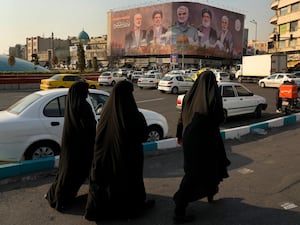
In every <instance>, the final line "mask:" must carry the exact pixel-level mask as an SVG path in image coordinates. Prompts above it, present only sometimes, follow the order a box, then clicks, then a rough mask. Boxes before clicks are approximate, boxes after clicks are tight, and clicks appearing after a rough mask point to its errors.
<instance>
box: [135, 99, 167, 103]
mask: <svg viewBox="0 0 300 225" xmlns="http://www.w3.org/2000/svg"><path fill="white" fill-rule="evenodd" d="M163 99H164V98H153V99H148V100H143V101H137V102H136V103H144V102H155V101H161V100H163Z"/></svg>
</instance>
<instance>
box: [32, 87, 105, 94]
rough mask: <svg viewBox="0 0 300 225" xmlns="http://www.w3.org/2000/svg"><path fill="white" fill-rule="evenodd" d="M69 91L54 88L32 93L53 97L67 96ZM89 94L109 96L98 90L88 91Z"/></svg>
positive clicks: (67, 89)
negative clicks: (57, 95) (58, 95)
mask: <svg viewBox="0 0 300 225" xmlns="http://www.w3.org/2000/svg"><path fill="white" fill-rule="evenodd" d="M68 91H69V88H54V89H49V90H39V91H36V92H34V93H36V94H39V95H52V94H53V95H55V94H60V93H61V94H67V93H68ZM89 92H90V93H98V94H105V95H109V92H107V91H103V90H98V89H89Z"/></svg>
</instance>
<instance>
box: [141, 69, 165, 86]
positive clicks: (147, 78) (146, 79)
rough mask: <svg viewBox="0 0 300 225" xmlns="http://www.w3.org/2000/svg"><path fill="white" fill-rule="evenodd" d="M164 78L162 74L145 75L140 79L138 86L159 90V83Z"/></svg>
mask: <svg viewBox="0 0 300 225" xmlns="http://www.w3.org/2000/svg"><path fill="white" fill-rule="evenodd" d="M161 77H162V74H161V73H159V72H157V73H145V74H144V76H142V77H141V78H139V79H138V81H137V86H138V87H139V88H141V89H143V88H157V87H158V83H159V81H160V79H161Z"/></svg>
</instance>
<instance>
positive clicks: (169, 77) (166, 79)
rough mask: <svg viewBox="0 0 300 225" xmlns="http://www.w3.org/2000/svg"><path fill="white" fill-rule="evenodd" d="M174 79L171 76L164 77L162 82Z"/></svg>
mask: <svg viewBox="0 0 300 225" xmlns="http://www.w3.org/2000/svg"><path fill="white" fill-rule="evenodd" d="M172 79H173V77H171V76H164V77H163V78H162V80H165V81H170V80H172Z"/></svg>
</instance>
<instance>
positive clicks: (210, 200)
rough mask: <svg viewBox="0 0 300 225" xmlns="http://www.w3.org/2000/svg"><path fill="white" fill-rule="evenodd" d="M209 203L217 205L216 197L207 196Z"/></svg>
mask: <svg viewBox="0 0 300 225" xmlns="http://www.w3.org/2000/svg"><path fill="white" fill-rule="evenodd" d="M207 201H208V203H215V200H214V196H213V195H209V196H207Z"/></svg>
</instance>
